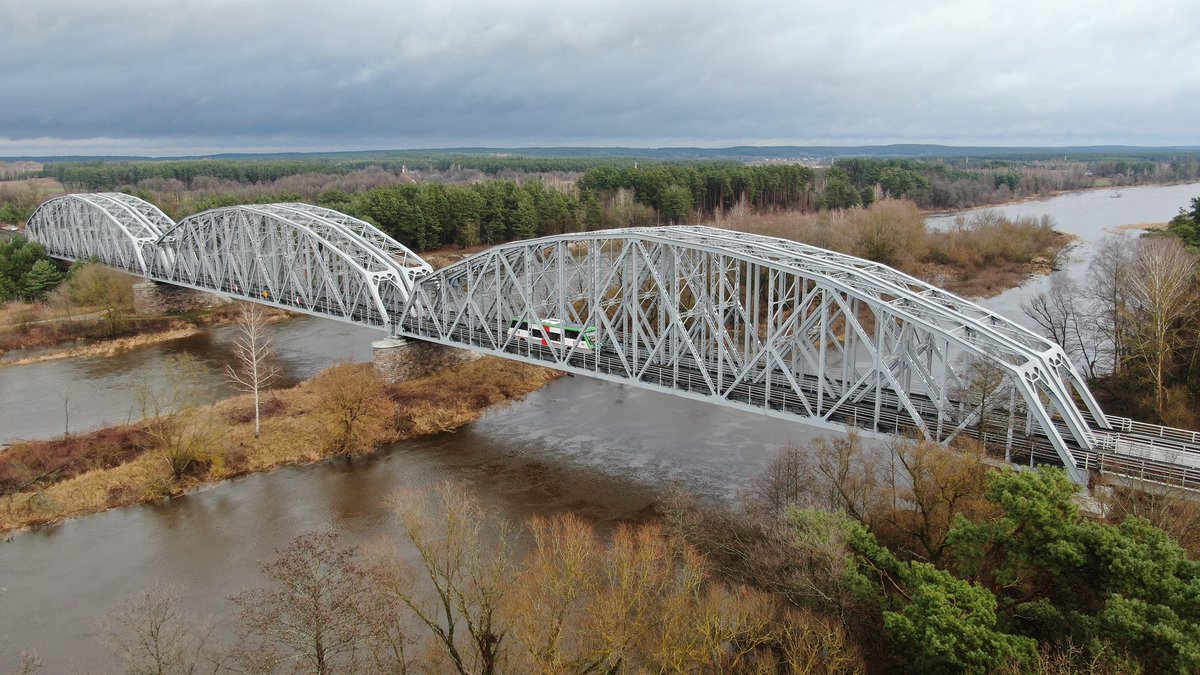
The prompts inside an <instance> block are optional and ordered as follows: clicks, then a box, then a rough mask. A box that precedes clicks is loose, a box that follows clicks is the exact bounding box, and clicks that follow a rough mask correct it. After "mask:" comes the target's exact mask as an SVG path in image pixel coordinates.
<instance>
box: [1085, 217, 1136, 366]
mask: <svg viewBox="0 0 1200 675" xmlns="http://www.w3.org/2000/svg"><path fill="white" fill-rule="evenodd" d="M1131 259H1132V255H1131V247H1130V246H1129V243H1128V241H1127V240H1125V239H1119V238H1116V237H1109V238H1106V239H1105V240H1104V241H1102V242H1101V243H1100V247H1099V249H1098V250H1097V251H1096V255H1095V257H1093V258H1092V262H1091V264H1090V265H1089V266H1088V271H1087V289H1088V290H1087V295H1088V297H1089V299H1090V300H1091V301H1092V308H1091V311H1090V312H1089V314H1091V315H1092V320H1093V323H1092V327H1093V328H1094V329H1095V331H1096V334H1097V335H1099V336H1100V337H1101V338H1102V339H1103V341H1104V342H1105V343H1107V346H1108V359H1107V361H1108V362H1107V366H1108V367H1110V368H1111V369H1112V372H1113V373H1114V374H1120V373H1121V369H1122V368H1123V366H1124V361H1125V355H1126V351H1127V349H1128V344H1129V339H1128V337H1127V336H1128V333H1129V331H1130V330H1131V329H1132V326H1130V325H1128V323H1127V322H1128V320H1129V286H1130V284H1129V276H1130V274H1131V271H1130V269H1131V267H1132V265H1131ZM1097 356H1099V354H1097Z"/></svg>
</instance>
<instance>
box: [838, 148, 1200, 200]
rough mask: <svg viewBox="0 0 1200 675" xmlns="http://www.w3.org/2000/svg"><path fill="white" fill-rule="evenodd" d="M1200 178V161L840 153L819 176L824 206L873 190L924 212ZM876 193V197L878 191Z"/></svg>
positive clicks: (867, 196)
mask: <svg viewBox="0 0 1200 675" xmlns="http://www.w3.org/2000/svg"><path fill="white" fill-rule="evenodd" d="M1197 177H1200V158H1197V157H1195V156H1191V155H1188V156H1181V157H1177V158H1173V159H1171V160H1169V161H1157V162H1155V161H1150V160H1137V159H1105V160H1101V161H1095V162H1057V163H1055V162H1046V161H1040V162H1029V161H1017V160H1001V159H992V160H983V161H980V160H975V161H974V162H972V161H971V160H968V159H953V160H940V159H930V160H917V159H869V158H857V157H856V158H844V159H838V160H836V161H835V162H834V163H833V165H832V166H831V167H830V168H829V169H828V170H827V171H825V172H824V173H823V175H822V178H823V184H822V185H821V186H820V198H819V200H818V203H819V205H820V206H821V207H822V208H829V209H836V208H851V207H855V206H869V205H870V204H871V202H872V201H874V200H875V199H876V198H878V196H879V195H886V196H890V197H893V198H904V199H912V200H913V201H915V202H916V203H917V204H918V205H919V206H920V207H921V208H926V209H963V208H970V207H974V206H983V205H987V204H999V203H1003V202H1009V201H1013V200H1017V199H1025V198H1028V197H1037V196H1043V195H1047V194H1051V193H1053V192H1058V191H1062V190H1079V189H1085V188H1091V187H1105V186H1124V185H1140V184H1147V183H1168V182H1174V181H1184V180H1193V179H1196V178H1197ZM877 192H878V194H877Z"/></svg>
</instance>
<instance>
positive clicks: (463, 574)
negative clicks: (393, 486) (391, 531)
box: [384, 483, 516, 675]
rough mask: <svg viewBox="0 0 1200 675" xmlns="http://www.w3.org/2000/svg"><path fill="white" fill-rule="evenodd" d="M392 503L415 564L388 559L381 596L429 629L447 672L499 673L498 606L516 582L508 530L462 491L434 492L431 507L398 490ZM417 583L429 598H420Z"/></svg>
mask: <svg viewBox="0 0 1200 675" xmlns="http://www.w3.org/2000/svg"><path fill="white" fill-rule="evenodd" d="M392 504H393V508H394V509H395V510H396V513H397V514H398V515H399V517H400V523H401V526H402V527H403V528H404V534H405V535H406V537H407V539H408V541H409V542H410V543H411V544H412V545H413V547H414V548H415V549H416V551H417V554H418V556H419V560H420V562H419V569H418V570H412V569H408V568H407V565H404V564H403V563H401V561H400V558H399V556H395V557H393V562H394V563H395V564H394V567H393V574H392V575H391V577H390V578H391V583H390V584H388V585H387V586H386V587H385V589H384V590H385V592H387V593H390V594H391V595H392V596H393V597H395V598H397V599H398V600H399V601H400V602H401V603H403V604H404V605H405V606H406V607H408V608H409V609H410V610H412V612H413V613H414V614H415V615H416V617H417V619H418V620H419V621H420V623H421V624H423V625H424V626H425V627H426V628H428V629H429V631H430V634H431V635H432V636H433V639H434V644H435V645H436V647H437V649H438V651H439V652H440V653H441V654H442V655H443V656H444V657H445V658H446V659H448V660H449V664H448V666H449V669H452V670H454V671H456V672H458V673H460V675H470V674H475V673H478V674H480V675H491V674H492V673H497V672H500V671H501V669H502V667H503V663H504V658H505V651H506V649H507V644H506V641H505V640H506V638H507V636H508V630H509V629H508V626H507V625H506V623H505V622H504V620H503V617H502V614H501V607H502V605H503V603H504V602H505V600H506V595H507V593H508V591H509V588H510V586H511V585H512V582H513V580H514V578H515V576H516V573H515V571H514V566H513V565H512V560H511V556H510V554H509V551H508V541H509V540H510V539H509V536H508V535H509V527H508V525H507V524H506V523H504V522H503V521H498V520H496V519H494V518H488V517H487V516H486V515H485V513H484V511H483V508H482V507H481V506H480V505H479V503H478V502H476V501H475V500H473V499H471V497H470V496H468V495H467V493H466V491H465V490H464V489H463V488H461V487H459V486H456V485H453V484H449V483H445V484H442V485H440V486H438V487H437V489H436V490H435V496H434V499H433V500H432V503H430V500H428V499H426V498H424V497H422V496H421V495H418V494H415V493H412V492H401V493H398V494H397V495H396V496H395V497H394V498H393V501H392ZM431 514H436V515H431ZM442 518H444V521H441V523H440V524H439V520H441V519H442ZM422 580H423V581H425V582H427V583H428V589H431V590H432V593H433V595H432V597H430V596H429V594H428V593H426V592H422V588H421V586H420V585H419V584H420V581H422Z"/></svg>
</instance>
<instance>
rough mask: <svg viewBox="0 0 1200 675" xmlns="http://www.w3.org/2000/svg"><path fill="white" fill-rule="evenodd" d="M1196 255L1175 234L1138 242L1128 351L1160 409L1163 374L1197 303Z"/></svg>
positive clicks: (1163, 393) (1131, 284) (1131, 287)
mask: <svg viewBox="0 0 1200 675" xmlns="http://www.w3.org/2000/svg"><path fill="white" fill-rule="evenodd" d="M1196 270H1197V265H1196V257H1195V256H1194V255H1192V254H1191V253H1189V252H1188V251H1187V249H1186V248H1185V247H1184V244H1183V243H1182V242H1181V241H1179V240H1178V239H1175V238H1167V237H1153V238H1149V239H1143V240H1141V241H1140V242H1139V244H1138V247H1137V249H1136V251H1135V253H1134V257H1133V261H1132V266H1131V273H1130V274H1129V277H1128V279H1129V301H1130V302H1129V316H1128V317H1126V318H1127V320H1129V321H1130V323H1131V325H1132V329H1131V330H1132V333H1133V343H1132V345H1131V349H1130V351H1131V354H1132V355H1133V356H1134V357H1135V358H1137V359H1138V360H1139V361H1141V362H1142V364H1143V365H1144V366H1145V367H1146V369H1147V371H1148V374H1149V377H1150V380H1151V381H1152V382H1153V384H1154V403H1155V410H1156V411H1157V412H1158V414H1159V416H1160V417H1161V416H1162V415H1163V412H1164V409H1165V407H1166V400H1167V375H1168V370H1169V369H1170V367H1171V365H1172V363H1173V361H1174V358H1175V354H1176V351H1177V350H1178V349H1179V347H1180V346H1181V339H1180V338H1181V337H1182V328H1183V324H1184V322H1185V320H1186V319H1187V318H1188V317H1189V316H1190V315H1191V313H1192V312H1193V311H1194V309H1195V307H1196V305H1197V298H1196V290H1197V289H1196Z"/></svg>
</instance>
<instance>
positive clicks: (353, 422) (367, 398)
mask: <svg viewBox="0 0 1200 675" xmlns="http://www.w3.org/2000/svg"><path fill="white" fill-rule="evenodd" d="M311 386H312V389H313V392H314V393H315V395H316V401H317V411H318V413H317V414H318V415H320V416H321V418H322V420H323V422H324V424H323V425H322V428H321V434H322V439H321V441H322V443H323V444H324V445H325V446H326V448H327V449H329V450H330V451H332V452H334V453H341V454H345V455H347V456H353V455H355V454H363V453H368V452H371V451H372V450H374V449H375V446H376V445H378V444H379V443H381V442H383V441H384V440H386V439H387V438H388V436H389V434H391V433H392V430H393V428H394V425H395V419H396V404H395V403H394V402H393V401H392V399H390V398H388V396H387V390H386V387H385V386H384V384H383V380H382V379H380V377H379V373H378V372H377V371H376V370H375V368H373V367H372V366H371V364H369V363H339V364H337V365H335V366H334V367H332V368H329V369H328V370H325V371H324V372H322V373H321V374H320V375H318V376H317V377H316V379H314V380H313V382H312V385H311Z"/></svg>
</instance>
